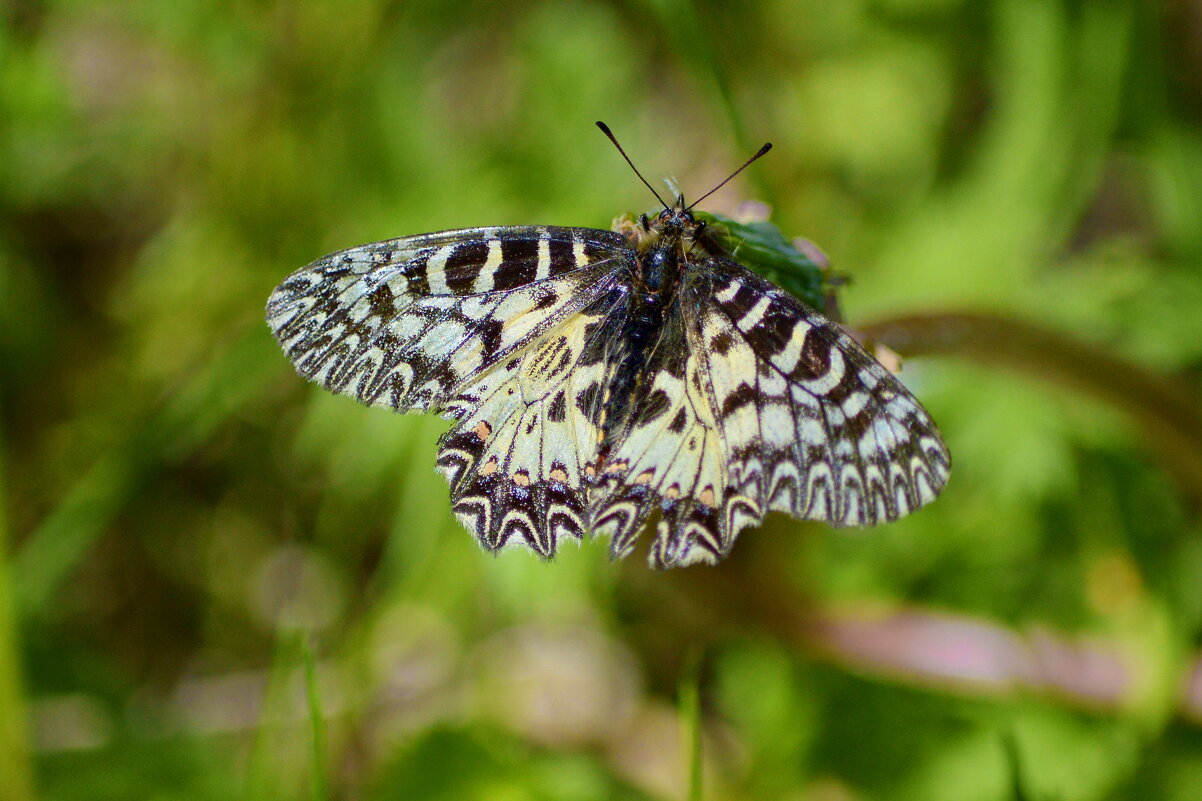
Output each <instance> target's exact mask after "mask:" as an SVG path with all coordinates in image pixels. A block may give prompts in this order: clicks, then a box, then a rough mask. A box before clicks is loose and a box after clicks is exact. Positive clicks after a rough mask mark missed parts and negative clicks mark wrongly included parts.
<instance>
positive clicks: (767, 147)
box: [597, 123, 772, 211]
mask: <svg viewBox="0 0 1202 801" xmlns="http://www.w3.org/2000/svg"><path fill="white" fill-rule="evenodd" d="M597 124H598V125H600V123H597ZM614 144H617V142H614ZM619 149H621V148H619ZM771 149H772V143H771V142H765V143H764V146H763V147H761V148H760V149H759V150H757V151H756V153H755V155H754V156H752V157H751V158H749V159H747V161H745V162H743V166H742V167H740V168H739V169H737V170H735V171H734V172H732V173H731V174H730V175H728V176H727V177H726V180H725V181H723V182H722V183H720V184H718V185H717V186H715V187H714V188H713V189H711V190H710V191H708V192H706V193H705V194H704V195H702V196H701V197H699V198H697V199H696V200H694V201H693V202H692V203H690V204H689V208H688V209H685V211H688V210H689V209H691V208H693V206H696V205H697V204H698V203H700V202H701V201H703V200H705V199H706V198H707V197H709V196H710V195H712V194H714V193H715V192H717V191H718V190H719V189H721V188H722V187H724V186H726V185H727V184H728V183H729V182H730V179H731V178H734V177H735V176H736V175H738V174H739V173H741V172H742V171H743V170H745V169H747V167H748V166H750V165H751V162H753V161H755V160H756V159H758V158H759V157H760V156H762V155H764V154H765V153H767V152H768V151H769V150H771ZM623 155H625V154H623ZM631 166H634V165H631ZM639 177H640V178H641V177H642V176H639ZM643 183H647V182H646V181H644V182H643ZM660 202H661V203H662V202H663V201H662V200H661V201H660Z"/></svg>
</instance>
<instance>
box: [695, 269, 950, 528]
mask: <svg viewBox="0 0 1202 801" xmlns="http://www.w3.org/2000/svg"><path fill="white" fill-rule="evenodd" d="M712 282H713V283H712V285H711V287H710V291H711V293H712V294H711V297H712V300H711V302H710V304H708V305H706V306H703V307H702V308H703V311H702V313H701V320H700V327H701V334H702V340H703V342H704V346H705V347H706V349H707V352H708V356H709V358H708V360H707V362H708V364H709V366H710V376H711V382H712V387H713V398H714V403H715V408H716V409H717V410H718V419H719V420H720V425H721V427H722V433H723V442H724V448H725V457H726V461H727V464H728V466H729V471H730V487H729V489H728V493H729V496H730V498H731V499H740V502H741V503H743V504H745V508H746V509H747V511H748V513H749V518H748V520H749V522H757V521H758V517H759V515H761V514H762V513H763V512H764V511H767V510H769V509H776V510H780V511H785V512H789V513H790V514H793V515H796V516H798V517H803V518H809V519H812V520H825V521H827V522H829V523H831V524H832V525H836V526H853V525H856V526H864V525H875V524H877V523H881V522H886V521H890V520H895V519H897V518H898V517H901V516H902V515H905V514H907V513H908V512H910V511H912V510H914V509H917V508H918V507H920V506H922V505H924V504H926V503H928V502H929V501H931V500H933V499H934V498H935V496H936V494H937V493H938V492H939V490H940V489H941V488H942V487H943V484H944V483H945V482H946V480H947V475H948V470H949V467H950V457H949V455H948V452H947V449H946V446H944V444H943V441H942V439H941V438H940V436H939V433H938V431H937V429H936V428H935V425H934V423H933V422H932V421H931V419H930V417H929V416H928V415H927V413H926V411H925V410H923V408H922V407H921V406H920V405H919V404H918V402H917V401H916V400H915V399H914V397H913V396H912V395H911V394H910V392H909V391H908V390H907V389H906V388H905V387H904V386H903V385H902V384H901V382H900V381H898V380H897V379H896V378H895V377H894V376H893V375H892V374H891V373H889V371H887V370H886V369H885V368H884V367H882V366H881V365H880V364H879V363H878V362H877V361H876V360H875V359H873V358H872V357H871V356H870V355H868V353H867V352H866V351H865V350H864V349H863V348H862V347H861V346H860V345H859V343H857V342H856V341H855V340H854V339H852V338H851V336H849V335H848V334H847V333H846V332H844V331H843V330H842V329H841V328H840V327H839V326H838V325H836V324H834V323H832V322H831V321H829V320H827V319H826V318H824V317H822V316H821V315H820V314H818V313H816V312H815V311H813V310H812V309H809V308H808V307H806V306H805V305H804V304H802V303H801V302H800V301H798V300H797V299H796V298H794V297H793V296H792V295H790V294H788V293H787V292H784V291H783V290H781V289H779V288H777V287H775V286H773V285H772V284H771V283H769V282H768V281H766V280H765V279H763V278H761V277H760V276H758V275H755V274H754V273H752V272H751V271H749V270H747V269H746V268H744V267H742V266H741V265H739V264H736V263H734V262H731V261H728V260H715V263H714V265H713V271H712ZM751 518H755V519H754V520H753V519H751ZM736 526H737V521H735V520H733V519H732V520H731V529H732V531H737V528H736ZM740 527H741V526H740Z"/></svg>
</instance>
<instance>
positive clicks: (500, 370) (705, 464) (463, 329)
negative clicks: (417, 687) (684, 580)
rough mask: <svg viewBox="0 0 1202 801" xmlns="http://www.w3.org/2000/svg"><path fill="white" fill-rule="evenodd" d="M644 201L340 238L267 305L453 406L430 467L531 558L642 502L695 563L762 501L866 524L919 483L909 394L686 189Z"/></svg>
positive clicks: (657, 553) (321, 365)
mask: <svg viewBox="0 0 1202 801" xmlns="http://www.w3.org/2000/svg"><path fill="white" fill-rule="evenodd" d="M597 125H598V126H599V127H600V128H601V129H602V131H603V132H604V133H605V134H606V135H607V136H609V138H610V139H611V141H613V143H614V145H615V146H617V148H618V150H619V152H621V154H622V156H623V158H625V159H626V161H627V162H628V163H630V166H631V168H632V169H635V168H634V164H633V163H631V162H630V158H629V157H628V156H627V155H626V153H625V151H624V150H622V147H621V145H619V144H618V142H617V139H616V138H615V137H614V135H613V134H612V133H611V132H610V130H609V129H608V128H607V127H606V126H605V125H604V124H603V123H600V122H599V123H597ZM770 147H771V145H765V146H764V148H761V150H760V152H759V153H757V154H756V155H755V156H753V157H752V158H751V159H749V160H748V161H747V162H746V163H745V164H744V165H743V167H740V168H739V170H736V171H735V173H734V174H732V175H731V178H733V177H734V175H735V174H738V172H739V171H740V170H742V169H743V168H745V167H746V166H747V165H748V164H750V163H751V162H753V161H755V159H757V158H759V157H760V156H762V155H763V154H764V153H765V152H767V150H768V149H769V148H770ZM635 173H636V174H637V175H638V176H639V178H640V180H642V181H643V183H644V184H646V185H647V187H648V188H649V189H651V191H652V193H653V194H656V198H657V199H659V195H658V193H656V192H655V190H654V188H652V187H651V185H650V184H649V183H647V181H646V179H645V178H643V176H642V175H641V174H639V173H638V170H637V169H635ZM729 180H730V178H727V181H729ZM725 183H726V181H723V182H722V183H721V184H719V185H718V187H715V188H714V189H713V190H711V192H710V193H707V194H706V195H705V196H704V197H708V196H709V194H711V193H712V192H713V191H716V190H717V189H718V188H720V187H721V186H723V185H724V184H725ZM704 197H703V198H702V199H704ZM659 200H660V203H661V205H663V210H662V211H661V212H659V213H658V214H657V215H654V217H653V218H649V217H648V216H646V215H644V216H642V217H641V218H640V220H639V222H638V224H637V225H634V226H629V230H624V231H604V230H598V229H593V228H566V227H556V226H516V227H485V228H465V229H460V230H454V231H442V232H439V233H428V234H418V235H416V236H407V237H401V238H399V239H390V240H386V241H383V242H376V243H374V244H369V245H362V246H359V247H354V248H350V249H348V250H343V251H339V252H337V253H333V254H331V255H329V256H326V257H324V258H322V259H319V260H317V261H315V262H313V263H312V264H310V265H308V266H307V267H304V268H302V269H300V270H298V271H297V272H295V273H293V274H292V275H291V276H289V277H288V278H287V279H286V280H284V282H283V283H281V284H280V285H279V286H278V287H277V288H276V290H275V292H274V293H273V294H272V296H271V299H270V301H269V302H268V305H267V321H268V324H269V326H270V328H271V330H272V332H273V334H274V335H275V337H276V339H277V340H278V342H279V344H280V346H281V347H282V348H283V349H284V352H285V353H286V354H287V356H288V358H289V359H290V360H291V361H292V362H293V364H294V365H295V367H296V369H297V371H298V372H299V373H300V374H301V375H302V376H304V377H305V378H307V379H309V380H311V381H315V382H317V383H318V384H321V385H322V386H324V387H325V388H326V389H328V390H330V391H332V392H335V393H338V394H341V395H349V396H351V397H353V398H356V399H358V400H359V401H361V402H363V403H365V404H367V405H369V406H382V407H384V408H388V409H392V410H393V411H397V412H409V411H431V412H439V413H441V414H442V415H443V416H444V417H447V418H450V419H451V420H453V421H454V423H453V425H452V426H451V428H450V430H449V431H448V432H447V433H446V434H445V435H444V436H443V437H442V439H441V440H440V442H439V450H438V457H437V467H438V469H439V470H440V471H441V472H442V473H444V474H445V476H446V478H447V480H448V481H449V483H450V486H451V510H452V512H453V513H454V514H455V516H456V517H458V519H459V520H460V521H461V522H462V523H463V525H464V526H466V527H467V529H468V530H469V531H470V532H472V533H473V534H474V535H475V536H476V538H477V539H478V540H479V542H480V543H482V544H483V545H484V547H485V548H487V549H488V550H490V551H497V550H500V549H501V548H504V547H506V546H509V545H514V544H520V545H524V546H527V547H529V548H531V549H533V550H534V551H535V552H536V553H538V554H539V555H540V556H542V557H544V558H550V557H551V556H553V555H554V553H555V551H556V548H557V547H558V545H559V543H560V542H562V541H564V540H567V539H581V538H584V537H585V536H588V535H589V534H590V533H591V534H593V535H599V536H604V537H608V538H609V541H610V553H611V555H612V556H613V557H614V558H618V557H622V556H625V555H626V554H628V553H629V552H630V551H631V550H632V549H633V548H634V545H635V543H636V540H637V538H638V535H639V533H640V532H641V530H642V529H643V528H644V527H645V525H646V524H647V523H648V521H649V520H650V519H651V518H652V517H653V516H658V522H657V523H656V534H655V539H654V542H653V544H652V547H651V549H650V554H649V561H650V562H651V564H652V565H653V566H655V567H658V568H666V567H675V566H681V565H687V564H691V563H695V562H710V563H713V562H717V561H718V560H719V559H721V558H722V557H724V556H725V555H727V554H728V553H729V552H730V550H731V547H732V545H733V544H734V541H735V539H736V537H737V536H738V534H739V532H740V531H742V530H743V529H745V528H747V527H749V526H753V525H756V524H758V523H759V522H760V521H761V520H762V519H763V517H764V515H765V514H766V513H767V512H769V511H782V512H786V513H788V514H791V515H793V516H795V517H799V518H804V519H810V520H823V521H826V522H828V523H830V524H831V525H835V526H856V525H859V526H870V525H874V524H877V523H881V522H886V521H891V520H895V519H897V518H899V517H901V516H903V515H905V514H908V513H909V512H911V511H913V510H915V509H917V508H919V507H920V506H923V505H924V504H926V503H928V502H930V501H931V500H933V499H934V498H935V496H936V495H937V494H938V493H939V491H940V490H941V489H942V488H943V486H944V484H945V482H946V481H947V477H948V471H949V469H950V457H949V454H948V451H947V448H946V446H945V445H944V443H943V441H942V439H941V437H940V435H939V432H938V430H937V429H936V427H935V425H934V423H933V422H932V421H931V418H930V416H929V415H928V414H927V412H926V411H925V410H924V409H923V408H922V406H921V405H920V404H919V403H918V401H917V400H915V398H914V396H913V395H911V394H910V392H909V391H908V390H907V389H906V388H905V387H904V386H903V385H902V384H901V383H900V382H899V381H898V380H897V379H896V378H895V377H894V376H893V375H892V374H891V373H890V372H889V371H888V370H886V369H885V368H884V367H883V366H881V365H880V364H879V363H878V362H877V361H876V360H875V359H874V358H873V357H872V356H870V355H869V354H868V353H867V352H866V351H865V350H864V348H863V347H861V346H860V345H859V344H858V343H857V342H856V341H855V340H854V339H853V338H852V337H851V336H850V335H848V334H847V333H846V332H844V331H843V330H842V329H841V328H840V327H839V326H838V325H836V324H835V323H833V322H831V321H830V320H828V319H826V318H825V317H823V316H822V315H821V314H820V313H818V312H817V311H815V310H814V309H812V308H810V307H809V306H807V305H805V304H804V303H802V302H801V301H800V300H798V299H797V298H796V297H794V296H793V295H791V294H790V293H788V292H786V291H784V290H783V289H780V288H779V287H777V286H776V285H774V284H773V283H771V282H769V281H768V280H766V279H765V278H762V277H760V276H759V275H757V274H756V273H755V272H753V271H752V270H750V269H748V268H747V267H745V266H743V265H742V264H740V263H739V262H738V261H736V260H735V259H733V258H731V254H730V253H729V252H728V251H727V250H726V249H724V248H723V247H722V246H721V245H720V244H718V242H719V240H718V239H716V238H714V237H711V236H709V232H708V231H707V230H706V229H707V226H706V223H705V221H704V220H699V219H698V218H697V217H696V216H695V215H694V214H693V212H692V208H693V206H695V205H696V203H694V204H693V206H686V205H685V203H684V200H683V198H678V199H677V202H676V203H674V204H671V205H669V204H666V203H664V202H663V201H662V199H659Z"/></svg>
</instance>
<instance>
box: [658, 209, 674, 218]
mask: <svg viewBox="0 0 1202 801" xmlns="http://www.w3.org/2000/svg"><path fill="white" fill-rule="evenodd" d="M671 216H672V210H671V209H664V210H663V211H661V212H660V213H659V218H660V219H661V220H666V219H668V218H669V217H671Z"/></svg>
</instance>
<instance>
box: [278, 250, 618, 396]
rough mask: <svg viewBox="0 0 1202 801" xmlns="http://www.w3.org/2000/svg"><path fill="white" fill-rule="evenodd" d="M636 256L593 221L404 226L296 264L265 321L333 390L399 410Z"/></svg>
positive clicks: (510, 348)
mask: <svg viewBox="0 0 1202 801" xmlns="http://www.w3.org/2000/svg"><path fill="white" fill-rule="evenodd" d="M630 258H632V256H631V254H630V250H629V246H628V244H627V241H626V239H625V238H623V237H622V236H621V235H619V234H617V233H614V232H612V231H601V230H596V229H592V228H561V227H554V226H526V227H497V228H469V229H463V230H457V231H444V232H440V233H434V234H421V235H418V236H411V237H402V238H400V239H391V240H386V241H383V242H377V243H374V244H370V245H363V246H360V247H355V248H350V249H348V250H343V251H339V252H337V253H333V254H331V255H329V256H326V257H324V258H322V259H318V260H317V261H315V262H313V263H312V264H310V265H308V266H307V267H304V268H302V269H300V270H298V271H297V272H295V273H293V274H292V275H291V276H289V277H288V278H287V279H285V280H284V282H283V283H281V284H280V285H279V286H278V287H277V288H276V290H275V292H274V293H272V296H271V298H270V300H269V301H268V304H267V323H268V325H269V326H270V328H271V330H272V333H273V334H274V335H275V338H276V340H277V341H278V342H279V343H280V346H281V347H282V348H283V349H284V352H285V353H286V354H287V355H288V358H289V359H291V360H292V362H293V364H294V365H295V366H296V369H297V372H299V373H300V374H301V375H302V376H304V377H305V378H308V379H310V380H311V381H315V382H317V383H319V384H321V385H323V386H324V387H326V388H327V389H329V390H330V391H332V392H335V393H338V394H342V395H349V396H351V397H354V398H357V399H358V400H360V401H362V402H363V403H365V404H368V405H373V406H384V407H387V408H391V409H393V410H394V411H399V412H402V411H409V410H422V411H424V410H430V409H441V408H443V405H444V404H445V403H446V402H447V400H448V399H449V398H450V397H451V396H452V395H453V394H454V392H455V389H456V388H457V387H459V386H460V385H462V384H464V383H465V382H469V381H471V380H472V379H473V378H475V377H477V376H479V375H480V374H482V373H483V372H485V371H487V370H489V369H491V368H492V367H493V366H495V365H496V364H498V363H499V362H501V361H503V360H505V359H506V358H507V357H509V356H511V355H513V354H515V353H517V352H519V351H521V350H522V349H523V348H524V347H526V346H527V345H529V344H530V343H531V342H532V341H534V340H536V339H537V338H538V337H539V336H540V334H541V333H542V332H543V331H545V330H547V329H548V328H550V327H553V326H554V325H555V324H557V323H558V322H560V321H562V320H563V319H565V318H566V317H568V316H569V315H571V314H573V313H574V312H576V311H578V310H579V309H580V308H583V307H584V306H585V305H587V304H588V303H589V302H590V301H591V300H593V299H594V297H595V295H596V293H597V292H598V291H600V290H599V289H597V287H599V286H600V283H599V282H598V281H597V280H596V279H597V277H598V276H599V275H600V274H602V273H604V272H606V271H608V270H611V269H614V268H615V267H616V266H618V265H619V264H620V263H622V262H623V261H624V260H629V259H630ZM450 411H451V413H453V414H461V413H462V410H456V409H450Z"/></svg>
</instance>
